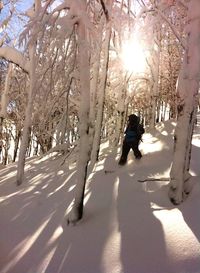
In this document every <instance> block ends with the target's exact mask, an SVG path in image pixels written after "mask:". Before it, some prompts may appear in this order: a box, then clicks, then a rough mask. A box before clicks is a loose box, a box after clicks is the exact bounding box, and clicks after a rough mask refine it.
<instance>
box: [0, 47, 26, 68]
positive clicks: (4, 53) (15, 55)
mask: <svg viewBox="0 0 200 273" xmlns="http://www.w3.org/2000/svg"><path fill="white" fill-rule="evenodd" d="M0 58H3V59H5V60H7V61H9V62H12V63H14V64H16V65H18V66H19V67H20V68H22V69H23V70H24V71H25V72H26V73H29V71H30V63H29V60H28V59H27V58H26V57H24V55H23V54H22V53H21V52H19V51H18V50H16V49H15V48H12V47H1V48H0Z"/></svg>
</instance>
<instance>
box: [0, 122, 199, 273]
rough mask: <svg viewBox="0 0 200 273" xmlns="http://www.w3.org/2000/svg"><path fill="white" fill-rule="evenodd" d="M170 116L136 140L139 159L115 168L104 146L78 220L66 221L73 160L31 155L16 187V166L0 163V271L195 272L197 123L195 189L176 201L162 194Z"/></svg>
mask: <svg viewBox="0 0 200 273" xmlns="http://www.w3.org/2000/svg"><path fill="white" fill-rule="evenodd" d="M174 126H175V123H174V122H169V121H167V122H165V123H164V124H163V123H162V124H159V125H158V126H157V129H156V130H155V131H153V132H151V133H150V132H149V133H146V134H145V135H144V137H143V142H142V143H141V145H140V148H141V151H142V153H143V155H144V156H143V158H142V159H141V161H140V162H135V160H134V158H133V156H132V154H131V153H130V155H129V160H128V164H127V165H126V166H124V167H120V168H119V167H118V165H117V159H118V158H119V155H120V151H119V153H118V154H117V155H113V154H109V153H108V150H109V149H108V147H107V146H106V144H105V145H104V146H103V147H102V154H101V161H100V162H99V163H98V164H97V165H96V168H95V170H93V172H92V173H91V174H90V175H89V178H88V183H87V190H86V196H85V211H84V217H83V220H82V221H81V222H80V223H79V224H77V225H76V226H68V225H67V222H66V217H65V216H66V213H67V212H68V210H69V207H70V204H71V202H72V200H73V192H74V188H75V185H74V174H75V168H74V167H75V166H74V162H73V160H72V158H71V159H68V160H70V161H65V163H64V164H62V163H63V160H64V158H63V157H59V158H57V159H56V158H54V157H53V156H49V155H48V156H46V157H44V158H32V159H30V160H28V162H27V166H26V172H25V177H26V179H25V183H24V184H23V185H21V186H19V187H16V185H15V180H16V165H15V164H11V165H9V166H8V167H6V168H5V169H1V170H0V215H1V221H0V234H1V236H0V272H1V273H199V272H200V220H199V211H200V181H199V180H200V178H199V177H200V168H199V167H200V163H199V158H200V124H197V126H196V128H195V135H194V138H193V152H192V159H191V174H192V175H193V178H192V179H191V182H192V184H193V189H192V192H191V194H190V195H189V197H188V199H187V200H186V201H185V202H184V203H182V204H181V205H180V206H178V207H175V206H173V205H172V204H171V203H170V201H169V199H168V196H167V192H168V181H151V182H144V183H140V182H138V180H143V179H146V178H150V177H151V178H152V177H153V178H167V177H169V170H170V165H171V160H172V150H173V130H174Z"/></svg>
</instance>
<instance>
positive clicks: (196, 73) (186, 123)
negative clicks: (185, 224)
mask: <svg viewBox="0 0 200 273" xmlns="http://www.w3.org/2000/svg"><path fill="white" fill-rule="evenodd" d="M199 24H200V8H199V1H198V0H191V1H190V3H189V4H188V25H187V47H186V50H185V54H184V60H183V64H182V67H181V71H180V74H179V78H178V85H177V103H178V105H177V111H178V118H177V126H176V129H175V136H174V156H173V163H172V167H171V172H170V189H169V197H170V200H171V201H172V203H174V204H176V205H177V204H180V203H181V202H182V201H184V199H185V198H186V196H187V195H188V194H189V192H190V190H191V188H190V183H189V179H190V176H191V175H190V173H189V168H190V157H191V140H192V135H193V128H194V122H195V118H196V107H197V101H198V90H199V77H200V29H199Z"/></svg>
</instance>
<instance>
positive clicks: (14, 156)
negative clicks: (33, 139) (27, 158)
mask: <svg viewBox="0 0 200 273" xmlns="http://www.w3.org/2000/svg"><path fill="white" fill-rule="evenodd" d="M20 136H21V130H20V129H19V130H18V129H17V130H16V138H15V147H14V152H13V160H12V161H13V162H15V160H16V158H17V151H18V148H19V140H20Z"/></svg>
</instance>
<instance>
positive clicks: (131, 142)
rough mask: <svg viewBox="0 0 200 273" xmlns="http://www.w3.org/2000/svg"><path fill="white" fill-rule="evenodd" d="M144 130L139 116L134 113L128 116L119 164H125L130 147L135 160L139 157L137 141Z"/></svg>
mask: <svg viewBox="0 0 200 273" xmlns="http://www.w3.org/2000/svg"><path fill="white" fill-rule="evenodd" d="M144 132H145V130H144V128H143V126H142V124H140V118H139V117H138V116H136V115H134V114H132V115H130V116H129V117H128V126H127V128H126V130H125V138H124V141H123V145H122V154H121V157H120V160H119V163H118V164H119V165H125V164H126V162H127V157H128V154H129V151H130V149H132V150H133V153H134V156H135V158H136V159H137V160H139V159H141V157H142V154H141V152H140V150H139V148H138V146H139V143H140V141H141V138H142V134H144Z"/></svg>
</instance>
